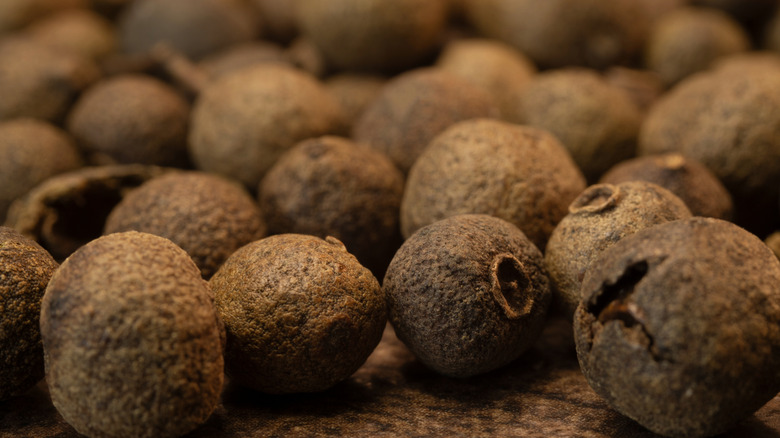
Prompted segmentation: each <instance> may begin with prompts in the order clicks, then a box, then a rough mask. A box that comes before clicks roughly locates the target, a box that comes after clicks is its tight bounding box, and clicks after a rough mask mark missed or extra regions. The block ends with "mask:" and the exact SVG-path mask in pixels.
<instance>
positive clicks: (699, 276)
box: [574, 218, 780, 437]
mask: <svg viewBox="0 0 780 438" xmlns="http://www.w3.org/2000/svg"><path fill="white" fill-rule="evenodd" d="M574 335H575V341H576V346H577V355H578V358H579V362H580V366H581V368H582V371H583V373H584V374H585V377H586V378H587V380H588V383H589V384H590V386H591V387H592V388H593V390H594V391H596V393H598V394H599V395H600V396H601V397H603V398H604V399H605V400H606V401H607V403H609V405H610V406H612V407H613V408H614V409H616V410H617V411H619V412H621V413H622V414H624V415H626V416H628V417H630V418H632V419H634V420H635V421H637V422H638V423H639V424H641V425H642V426H644V427H646V428H648V429H650V430H651V431H653V432H655V433H658V434H662V435H666V436H687V437H705V436H712V435H716V434H719V433H721V432H724V431H726V430H728V429H729V428H730V427H732V426H733V425H735V424H736V423H737V422H739V421H740V420H742V419H744V418H746V417H747V416H749V415H751V414H752V413H753V412H755V411H756V410H758V408H760V407H761V406H762V405H764V404H765V403H766V402H768V401H769V400H771V399H772V398H773V397H775V395H776V394H777V392H778V390H780V374H779V373H778V369H780V261H778V259H777V257H775V255H774V254H773V253H772V251H770V250H769V248H767V247H766V245H764V244H763V242H761V240H759V239H758V238H757V237H756V236H755V235H753V234H751V233H749V232H747V231H745V230H744V229H742V228H739V227H737V226H736V225H734V224H732V223H729V222H726V221H722V220H719V219H711V218H689V219H682V220H678V221H674V222H669V223H666V224H661V225H656V226H654V227H650V228H647V229H645V230H642V231H639V232H637V233H636V234H633V235H631V236H628V237H626V238H625V239H623V240H621V241H620V242H618V243H616V244H615V245H614V246H612V247H611V248H609V249H607V250H606V251H604V252H603V253H602V255H601V256H600V257H599V258H598V259H597V260H596V261H594V262H593V263H592V264H591V267H590V269H589V270H588V271H587V273H586V274H585V279H584V281H583V284H582V302H581V304H580V305H579V307H578V308H577V312H576V314H575V320H574Z"/></svg>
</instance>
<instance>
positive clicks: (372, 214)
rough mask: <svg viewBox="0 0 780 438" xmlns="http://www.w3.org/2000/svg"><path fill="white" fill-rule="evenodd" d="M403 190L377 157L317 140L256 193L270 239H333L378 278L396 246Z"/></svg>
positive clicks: (338, 141)
mask: <svg viewBox="0 0 780 438" xmlns="http://www.w3.org/2000/svg"><path fill="white" fill-rule="evenodd" d="M403 190H404V177H403V174H401V171H400V170H398V169H397V168H396V167H395V165H393V162H392V161H390V159H389V158H388V157H387V156H385V155H384V154H382V153H381V152H379V151H377V150H376V149H374V148H370V147H368V146H365V145H359V144H356V143H353V142H351V141H350V140H348V139H344V138H339V137H320V138H316V139H310V140H306V141H304V142H302V143H300V144H298V145H297V146H295V147H293V148H292V149H291V150H290V151H288V152H287V153H286V154H285V155H283V156H282V157H281V158H280V159H279V161H277V162H276V164H275V165H274V167H272V168H271V170H270V171H269V172H268V174H267V175H266V176H265V178H264V179H263V181H262V183H261V184H260V188H259V190H258V193H259V199H260V205H261V208H262V210H263V213H264V215H265V218H266V221H267V223H268V230H269V233H270V234H281V233H301V234H313V235H315V236H319V237H321V238H325V237H327V236H333V237H335V238H337V239H339V240H340V241H342V242H343V243H344V245H345V246H346V247H347V250H348V251H349V252H350V253H351V254H353V255H354V256H355V257H357V259H358V261H359V262H360V263H361V264H362V265H363V266H365V267H367V268H369V269H370V270H371V271H372V272H374V274H375V275H377V276H381V275H383V274H384V270H385V268H386V267H387V264H388V263H390V259H391V258H392V257H393V254H395V251H396V249H398V246H400V244H401V232H400V226H399V224H398V212H399V209H400V206H401V196H403Z"/></svg>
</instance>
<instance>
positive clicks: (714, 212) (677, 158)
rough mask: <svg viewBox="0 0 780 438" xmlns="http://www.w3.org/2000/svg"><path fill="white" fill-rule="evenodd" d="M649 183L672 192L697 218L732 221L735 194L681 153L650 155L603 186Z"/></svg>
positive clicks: (623, 165)
mask: <svg viewBox="0 0 780 438" xmlns="http://www.w3.org/2000/svg"><path fill="white" fill-rule="evenodd" d="M636 180H639V181H647V182H651V183H654V184H658V185H659V186H661V187H663V188H665V189H667V190H669V191H670V192H672V193H674V194H675V195H677V197H679V198H680V199H682V200H683V202H685V205H687V206H688V208H689V209H690V210H691V213H692V214H693V215H694V216H705V217H714V218H718V219H725V220H730V219H731V217H732V214H733V203H732V201H731V194H729V192H728V190H726V188H725V187H724V186H723V184H722V183H721V182H720V180H718V178H717V177H716V176H715V175H714V174H713V173H712V171H710V170H709V169H707V168H706V167H705V166H704V165H702V164H701V163H699V162H698V161H696V160H694V159H692V158H687V157H684V156H683V155H680V154H677V153H669V154H661V155H646V156H642V157H637V158H632V159H630V160H626V161H623V162H620V163H618V164H616V165H615V166H614V167H612V168H611V169H609V170H608V171H607V172H606V173H604V175H602V176H601V180H600V181H599V182H600V183H603V184H620V183H623V182H626V181H636Z"/></svg>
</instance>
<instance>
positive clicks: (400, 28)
mask: <svg viewBox="0 0 780 438" xmlns="http://www.w3.org/2000/svg"><path fill="white" fill-rule="evenodd" d="M447 3H448V1H447V0H329V1H321V0H300V1H298V2H297V8H296V15H297V20H298V26H299V27H300V29H301V33H303V34H304V35H307V36H308V37H309V38H310V39H311V41H312V42H313V43H314V44H315V45H316V46H317V47H318V48H319V50H320V51H321V52H322V54H323V56H324V57H325V60H326V62H327V63H328V65H330V66H332V67H333V68H336V69H339V70H373V71H389V72H395V71H399V70H403V69H408V68H411V67H414V66H416V65H419V64H420V63H421V62H423V61H424V60H425V57H426V56H428V55H429V54H431V52H433V51H434V50H435V48H436V45H437V44H438V43H439V40H440V38H441V35H442V33H443V31H444V27H445V25H446V22H447V12H448V11H447V9H448V8H447V6H448V4H447ZM336 24H337V25H336Z"/></svg>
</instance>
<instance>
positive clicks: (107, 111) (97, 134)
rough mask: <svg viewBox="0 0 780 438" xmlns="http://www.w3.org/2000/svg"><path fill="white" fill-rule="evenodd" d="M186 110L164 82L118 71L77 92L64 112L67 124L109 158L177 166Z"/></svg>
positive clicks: (182, 158)
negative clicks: (122, 73)
mask: <svg viewBox="0 0 780 438" xmlns="http://www.w3.org/2000/svg"><path fill="white" fill-rule="evenodd" d="M189 115H190V105H189V104H188V103H187V102H186V101H185V100H184V98H183V97H181V96H180V95H179V94H178V93H177V92H176V90H174V89H173V88H171V87H170V86H169V85H167V84H166V83H164V82H162V81H160V80H158V79H155V78H153V77H151V76H145V75H135V74H133V75H121V76H116V77H113V78H110V79H106V80H104V81H101V82H99V83H98V84H96V85H95V86H94V87H92V88H90V89H89V90H87V91H86V92H85V93H84V95H82V96H81V98H80V99H79V100H78V101H77V102H76V104H75V105H74V106H73V109H72V110H71V113H70V115H69V116H68V130H69V131H70V132H71V133H72V134H73V136H74V137H76V139H77V140H78V141H79V143H80V144H81V145H82V146H83V147H84V148H85V149H86V150H87V151H89V152H91V153H94V154H99V155H100V156H102V157H106V158H105V159H107V160H108V161H109V162H111V161H113V162H114V163H122V164H131V163H139V164H156V165H178V166H183V165H184V164H186V163H187V162H188V160H187V156H186V155H187V145H186V140H187V123H188V120H189Z"/></svg>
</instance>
